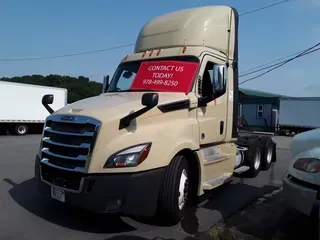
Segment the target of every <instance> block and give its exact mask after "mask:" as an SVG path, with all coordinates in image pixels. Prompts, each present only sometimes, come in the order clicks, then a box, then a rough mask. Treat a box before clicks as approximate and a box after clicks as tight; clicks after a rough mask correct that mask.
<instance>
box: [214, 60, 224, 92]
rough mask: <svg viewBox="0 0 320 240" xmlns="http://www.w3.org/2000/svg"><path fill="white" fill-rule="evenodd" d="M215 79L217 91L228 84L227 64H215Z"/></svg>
mask: <svg viewBox="0 0 320 240" xmlns="http://www.w3.org/2000/svg"><path fill="white" fill-rule="evenodd" d="M213 73H214V76H213V79H214V81H213V82H214V83H215V85H216V86H213V87H214V89H215V90H216V91H221V90H222V89H224V88H225V85H226V76H227V66H226V65H220V64H219V65H214V68H213Z"/></svg>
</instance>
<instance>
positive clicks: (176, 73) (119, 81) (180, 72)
mask: <svg viewBox="0 0 320 240" xmlns="http://www.w3.org/2000/svg"><path fill="white" fill-rule="evenodd" d="M198 66H199V60H198V58H196V57H192V56H183V57H178V56H176V57H174V58H165V59H164V58H163V59H153V60H141V61H134V62H125V63H122V64H120V65H119V66H118V68H117V70H116V72H115V74H114V76H113V78H112V80H111V83H110V86H109V88H108V92H131V91H165V92H185V93H188V92H189V91H190V89H191V87H192V84H193V79H194V77H195V74H196V72H197V70H198Z"/></svg>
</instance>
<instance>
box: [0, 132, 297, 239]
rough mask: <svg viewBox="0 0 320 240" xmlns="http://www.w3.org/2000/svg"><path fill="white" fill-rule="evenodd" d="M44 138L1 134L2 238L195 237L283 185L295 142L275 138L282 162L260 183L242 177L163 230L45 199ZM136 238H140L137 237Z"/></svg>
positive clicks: (0, 199)
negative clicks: (39, 166)
mask: <svg viewBox="0 0 320 240" xmlns="http://www.w3.org/2000/svg"><path fill="white" fill-rule="evenodd" d="M39 139H40V136H39V135H29V136H25V137H15V136H0V153H1V160H0V212H1V214H0V239H17V240H18V239H34V240H37V239H48V240H50V239H59V240H60V239H77V240H81V239H92V240H94V239H114V240H116V239H126V238H127V239H141V240H143V239H154V238H155V237H161V238H160V239H184V240H187V239H193V238H192V236H195V235H198V234H199V233H201V232H204V231H207V230H208V229H210V227H212V226H213V225H214V224H216V223H217V222H218V221H219V220H221V219H222V218H227V217H228V216H230V215H231V214H232V213H234V212H235V211H236V210H238V209H239V208H242V207H244V206H245V205H246V204H248V203H250V202H252V201H253V200H254V199H256V198H257V197H259V196H261V195H263V194H264V193H267V192H270V191H271V190H272V189H274V188H275V187H276V186H279V185H280V184H281V178H282V176H283V175H284V173H285V171H286V168H287V165H288V161H289V159H288V156H289V155H288V147H289V144H290V140H291V138H288V137H274V140H275V141H276V142H277V143H278V149H277V153H278V161H277V163H276V164H275V165H273V166H272V168H271V169H270V170H269V171H267V172H261V173H260V175H259V176H258V177H257V178H255V179H237V178H235V180H234V182H233V183H231V184H230V185H228V186H227V187H224V188H221V189H218V190H215V191H214V192H213V197H212V198H211V199H209V200H206V201H204V202H203V203H201V205H200V206H199V207H198V208H197V209H191V210H190V211H189V214H188V216H187V217H186V218H185V219H184V220H183V221H182V222H181V224H179V225H177V226H174V227H157V226H152V225H149V224H146V223H141V222H138V221H135V220H133V219H131V218H127V217H123V218H119V217H108V216H97V215H94V214H89V213H86V212H83V211H79V210H75V209H70V208H66V207H63V206H61V205H60V204H58V203H56V202H50V201H47V200H45V199H44V198H43V197H42V196H41V195H40V194H39V193H38V192H37V191H36V189H35V185H34V181H33V161H34V156H35V154H36V151H37V150H38V147H39ZM133 236H136V238H133Z"/></svg>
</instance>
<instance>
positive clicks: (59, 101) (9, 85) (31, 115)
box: [0, 81, 68, 135]
mask: <svg viewBox="0 0 320 240" xmlns="http://www.w3.org/2000/svg"><path fill="white" fill-rule="evenodd" d="M67 93H68V91H67V89H65V88H55V87H47V86H39V85H32V84H23V83H13V82H6V81H0V103H1V107H0V131H1V132H3V131H5V132H12V133H15V134H17V135H25V134H27V133H28V131H29V130H31V129H41V128H42V127H43V123H44V120H45V119H46V117H47V116H48V115H49V113H48V111H47V110H46V109H45V108H44V107H43V105H42V104H41V99H42V97H43V95H45V94H53V95H54V103H53V106H52V108H53V109H54V110H58V109H60V108H62V107H64V106H65V105H67Z"/></svg>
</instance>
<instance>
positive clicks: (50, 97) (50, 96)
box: [42, 94, 54, 114]
mask: <svg viewBox="0 0 320 240" xmlns="http://www.w3.org/2000/svg"><path fill="white" fill-rule="evenodd" d="M53 100H54V96H53V94H46V95H44V96H43V97H42V105H43V106H44V107H45V108H46V109H47V111H48V112H49V113H50V114H51V113H53V112H54V110H53V109H52V108H51V107H50V106H49V104H52V103H53Z"/></svg>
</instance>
